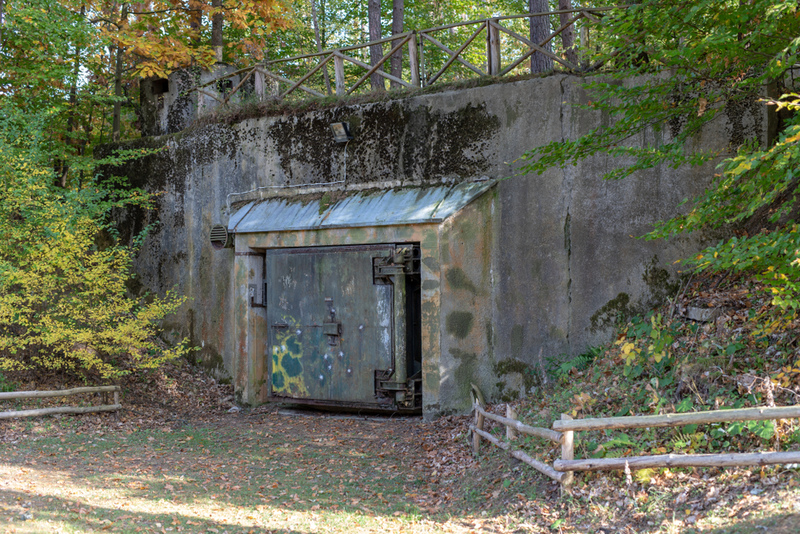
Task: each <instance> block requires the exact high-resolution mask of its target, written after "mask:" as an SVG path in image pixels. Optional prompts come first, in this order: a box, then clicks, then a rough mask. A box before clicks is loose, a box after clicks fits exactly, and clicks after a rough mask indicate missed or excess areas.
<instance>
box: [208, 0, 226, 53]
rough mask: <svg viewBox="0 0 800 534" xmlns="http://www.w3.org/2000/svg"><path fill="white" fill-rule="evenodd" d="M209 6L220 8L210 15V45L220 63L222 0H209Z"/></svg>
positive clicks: (222, 18) (221, 48)
mask: <svg viewBox="0 0 800 534" xmlns="http://www.w3.org/2000/svg"><path fill="white" fill-rule="evenodd" d="M211 7H213V8H215V9H219V10H220V11H219V12H218V13H214V15H212V17H211V47H212V48H213V49H214V54H215V55H216V57H217V62H218V63H221V62H222V50H223V46H224V45H223V42H222V23H223V20H224V17H223V15H222V0H211Z"/></svg>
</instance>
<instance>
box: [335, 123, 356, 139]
mask: <svg viewBox="0 0 800 534" xmlns="http://www.w3.org/2000/svg"><path fill="white" fill-rule="evenodd" d="M331 132H333V140H334V141H336V142H337V143H346V142H348V141H350V140H352V139H353V135H352V134H351V133H350V123H347V122H334V123H331Z"/></svg>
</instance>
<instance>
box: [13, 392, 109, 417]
mask: <svg viewBox="0 0 800 534" xmlns="http://www.w3.org/2000/svg"><path fill="white" fill-rule="evenodd" d="M119 392H120V387H119V386H97V387H83V388H73V389H61V390H54V391H11V392H3V393H0V401H3V400H15V399H42V398H48V397H68V396H71V395H79V394H82V393H102V394H103V402H104V403H105V402H107V399H106V396H107V394H108V393H113V394H114V403H113V404H103V405H100V406H62V407H56V408H41V409H35V410H12V411H5V412H0V419H11V418H16V417H39V416H42V415H53V414H61V413H70V414H76V413H96V412H115V411H117V410H119V409H121V408H122V405H121V404H120V403H119Z"/></svg>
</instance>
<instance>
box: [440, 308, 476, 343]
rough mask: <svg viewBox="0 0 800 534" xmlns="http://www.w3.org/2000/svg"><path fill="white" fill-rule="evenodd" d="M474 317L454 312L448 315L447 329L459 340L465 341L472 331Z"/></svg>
mask: <svg viewBox="0 0 800 534" xmlns="http://www.w3.org/2000/svg"><path fill="white" fill-rule="evenodd" d="M473 320H474V317H473V315H472V314H471V313H469V312H462V311H454V312H450V313H449V314H447V318H446V319H445V328H446V329H447V332H448V333H450V334H453V335H454V336H455V337H457V338H459V339H464V338H465V337H467V336H468V335H469V333H470V332H471V331H472V322H473Z"/></svg>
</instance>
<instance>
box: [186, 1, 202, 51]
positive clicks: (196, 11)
mask: <svg viewBox="0 0 800 534" xmlns="http://www.w3.org/2000/svg"><path fill="white" fill-rule="evenodd" d="M189 9H190V10H191V13H190V14H189V27H190V28H191V30H192V43H193V44H194V45H195V46H197V45H199V44H200V33H201V32H202V30H203V3H202V2H201V1H200V0H189Z"/></svg>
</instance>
